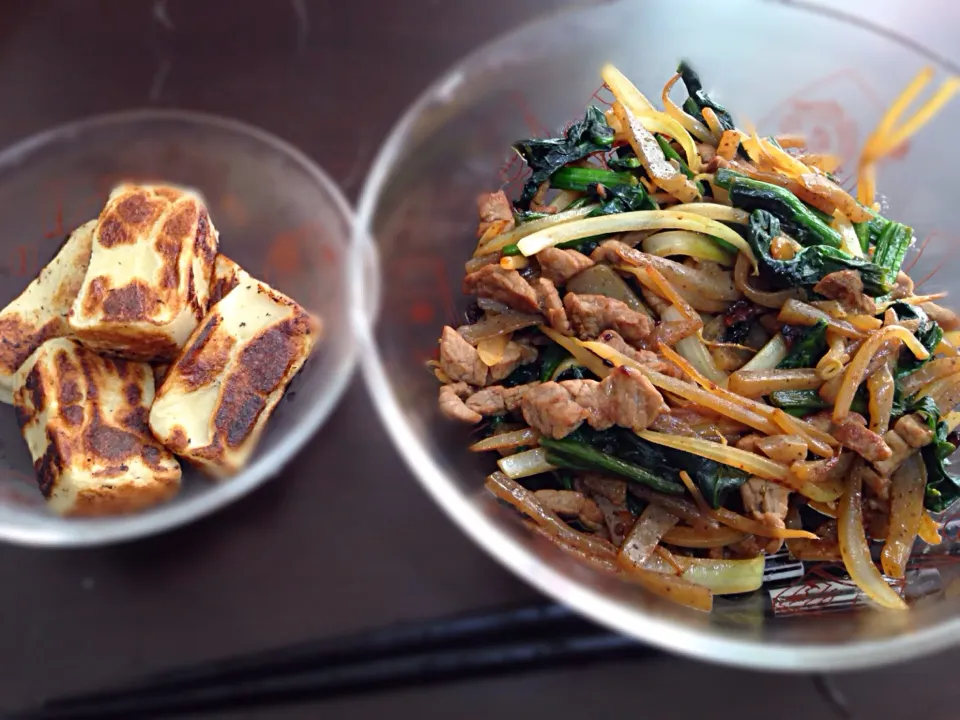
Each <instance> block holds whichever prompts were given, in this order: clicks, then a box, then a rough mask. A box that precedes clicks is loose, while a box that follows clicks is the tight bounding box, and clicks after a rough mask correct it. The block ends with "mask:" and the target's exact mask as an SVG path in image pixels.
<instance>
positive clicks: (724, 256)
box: [643, 230, 734, 267]
mask: <svg viewBox="0 0 960 720" xmlns="http://www.w3.org/2000/svg"><path fill="white" fill-rule="evenodd" d="M643 251H644V252H645V253H649V254H651V255H656V256H657V257H670V256H673V255H685V256H687V257H692V258H697V259H698V260H710V261H711V262H715V263H720V264H721V265H725V266H727V267H733V263H734V257H733V255H731V254H730V253H728V252H727V251H725V250H723V249H722V248H721V247H720V246H719V245H717V244H716V243H715V242H711V241H710V240H708V239H707V238H705V237H704V236H703V235H701V234H699V233H693V232H690V231H688V230H666V231H664V232H659V233H656V234H655V235H651V236H649V237H647V238H646V239H644V241H643Z"/></svg>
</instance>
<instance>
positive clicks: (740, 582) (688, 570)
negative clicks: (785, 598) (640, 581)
mask: <svg viewBox="0 0 960 720" xmlns="http://www.w3.org/2000/svg"><path fill="white" fill-rule="evenodd" d="M674 557H675V559H676V562H677V563H678V564H679V565H680V567H681V569H682V571H683V572H682V573H681V575H680V577H681V578H683V579H684V580H687V581H689V582H692V583H693V584H694V585H699V586H701V587H705V588H707V589H708V590H710V591H711V592H712V593H713V594H714V595H734V594H737V593H746V592H753V591H754V590H757V589H758V588H759V587H760V586H761V585H762V584H763V568H764V565H765V560H764V557H763V555H757V556H756V557H753V558H750V559H748V560H713V559H711V558H695V557H686V556H684V555H676V556H674ZM647 567H648V568H649V569H651V570H654V571H655V572H662V573H669V572H671V570H672V569H673V568H672V567H671V566H670V565H669V564H668V563H666V561H664V560H662V559H661V558H659V557H654V558H652V559H651V560H650V561H648V562H647Z"/></svg>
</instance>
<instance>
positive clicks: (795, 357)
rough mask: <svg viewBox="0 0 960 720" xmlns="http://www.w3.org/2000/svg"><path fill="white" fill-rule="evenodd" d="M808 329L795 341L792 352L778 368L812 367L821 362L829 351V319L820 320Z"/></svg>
mask: <svg viewBox="0 0 960 720" xmlns="http://www.w3.org/2000/svg"><path fill="white" fill-rule="evenodd" d="M806 330H807V332H805V333H804V334H803V335H802V336H801V337H800V338H798V339H797V340H796V341H794V343H793V347H791V348H790V352H788V353H787V356H786V357H785V358H784V359H783V360H781V361H780V364H779V365H777V367H778V368H787V369H793V368H812V367H816V365H817V363H818V362H820V358H822V357H823V356H824V353H826V352H827V321H826V320H818V321H817V324H816V325H814V326H813V327H812V328H808V329H806Z"/></svg>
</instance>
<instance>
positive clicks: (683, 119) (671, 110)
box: [660, 73, 717, 145]
mask: <svg viewBox="0 0 960 720" xmlns="http://www.w3.org/2000/svg"><path fill="white" fill-rule="evenodd" d="M679 79H680V73H677V74H675V75H674V76H673V77H672V78H670V79H669V80H668V81H667V84H666V85H664V86H663V92H662V93H661V94H660V99H661V100H662V101H663V109H664V110H665V111H666V113H667V115H669V116H670V117H672V118H673V119H674V120H676V121H677V122H678V123H680V124H681V125H683V127H684V128H685V129H686V131H687V132H689V133H690V134H691V135H693V136H694V137H695V138H696V139H697V140H699V141H700V142H703V143H707V144H709V145H715V144H716V142H717V138H715V137H714V136H713V133H712V132H710V128H708V127H707V126H706V125H704V124H703V123H702V122H700V121H699V120H697V119H696V118H695V117H693V115H689V114H687V113H686V112H684V111H683V109H682V108H681V107H680V106H679V105H677V104H676V103H675V102H673V100H671V99H670V91H671V90H672V89H673V86H674V85H676V83H677V80H679Z"/></svg>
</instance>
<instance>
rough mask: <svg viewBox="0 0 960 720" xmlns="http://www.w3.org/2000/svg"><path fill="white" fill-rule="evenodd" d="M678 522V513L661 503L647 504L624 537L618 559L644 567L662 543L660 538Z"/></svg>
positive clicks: (627, 563) (626, 563) (625, 563)
mask: <svg viewBox="0 0 960 720" xmlns="http://www.w3.org/2000/svg"><path fill="white" fill-rule="evenodd" d="M678 522H679V518H678V517H677V516H676V515H673V514H671V513H669V512H667V511H666V510H664V509H663V508H662V507H660V506H659V505H647V507H646V508H645V509H644V511H643V513H642V514H641V515H640V517H639V518H638V519H637V522H636V523H634V525H633V529H632V530H631V531H630V534H629V535H627V537H626V538H624V541H623V544H622V545H621V546H620V552H619V553H618V554H617V559H618V560H619V561H620V563H621V564H622V565H633V566H635V567H643V564H644V563H645V562H646V561H647V560H648V559H649V558H650V556H651V555H653V551H654V550H656V549H657V545H659V544H660V538H662V537H663V535H664V533H666V532H667V531H668V530H669V529H670V528H672V527H673V526H674V525H676V524H677V523H678Z"/></svg>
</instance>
